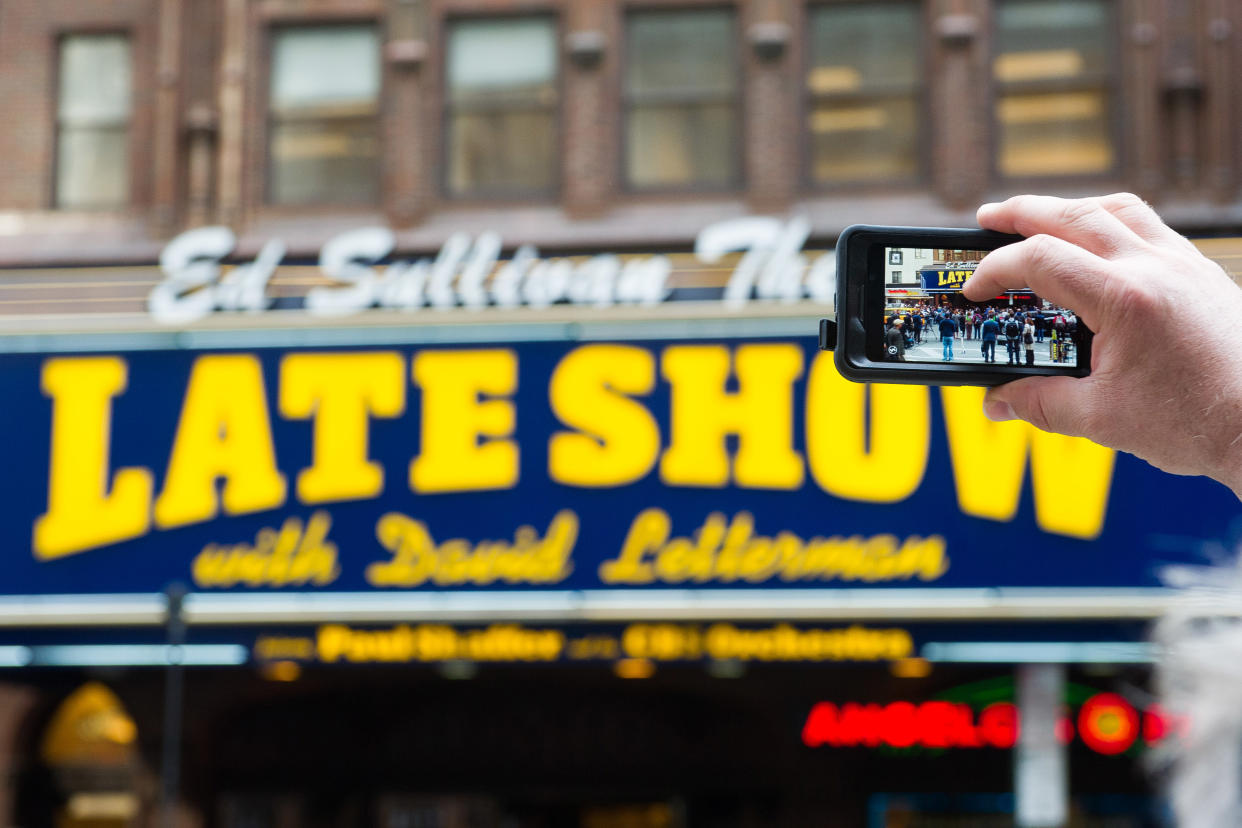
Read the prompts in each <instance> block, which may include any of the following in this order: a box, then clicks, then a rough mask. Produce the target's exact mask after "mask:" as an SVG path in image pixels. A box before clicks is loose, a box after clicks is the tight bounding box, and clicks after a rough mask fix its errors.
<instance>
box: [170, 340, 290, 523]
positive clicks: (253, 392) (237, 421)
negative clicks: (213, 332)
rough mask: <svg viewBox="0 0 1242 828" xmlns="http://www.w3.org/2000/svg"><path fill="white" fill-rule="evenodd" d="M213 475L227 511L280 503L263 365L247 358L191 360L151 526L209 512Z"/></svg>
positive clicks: (215, 501) (215, 504)
mask: <svg viewBox="0 0 1242 828" xmlns="http://www.w3.org/2000/svg"><path fill="white" fill-rule="evenodd" d="M219 478H224V493H223V501H224V511H225V512H227V513H229V514H234V515H236V514H243V513H246V512H259V511H262V510H264V509H274V508H276V507H277V506H279V505H281V504H282V503H284V500H285V478H284V476H283V475H282V474H281V473H280V472H279V471H277V469H276V451H275V448H274V447H273V445H272V431H271V423H270V422H269V421H268V416H267V399H266V396H265V394H264V389H263V369H262V367H261V366H260V365H259V360H258V359H257V358H255V357H253V356H250V355H245V354H243V355H227V356H214V355H213V356H201V357H199V358H198V359H197V360H195V361H194V368H193V370H192V371H191V373H190V382H189V386H188V387H187V388H186V392H185V402H184V403H183V404H182V407H181V421H180V422H179V423H178V425H177V436H176V439H175V440H174V442H173V450H172V457H171V458H170V459H169V461H168V473H167V474H166V475H165V478H164V490H163V492H161V493H160V496H159V498H158V499H157V500H156V501H155V522H156V524H158V525H159V526H161V527H172V526H184V525H185V524H188V523H197V522H199V521H204V520H210V519H211V518H213V517H215V516H216V512H217V511H218V509H219V498H218V496H217V494H216V481H217V479H219Z"/></svg>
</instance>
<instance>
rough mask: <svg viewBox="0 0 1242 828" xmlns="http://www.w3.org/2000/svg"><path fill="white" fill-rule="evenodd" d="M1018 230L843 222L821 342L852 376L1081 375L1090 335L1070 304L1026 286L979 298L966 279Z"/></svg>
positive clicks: (946, 380)
mask: <svg viewBox="0 0 1242 828" xmlns="http://www.w3.org/2000/svg"><path fill="white" fill-rule="evenodd" d="M1021 240H1022V237H1021V236H1011V235H1006V234H1004V233H993V232H991V231H987V230H955V229H951V228H942V227H877V226H871V225H861V224H857V225H854V226H852V227H848V228H846V230H845V232H843V233H842V234H841V238H840V239H839V240H838V242H837V304H836V307H837V318H836V320H835V321H833V320H828V319H825V320H821V322H820V342H819V345H820V348H822V349H824V350H830V351H834V360H835V362H836V366H837V370H838V371H840V372H841V375H842V376H844V377H845V378H847V379H851V380H854V381H856V382H888V383H908V384H917V385H999V384H1001V383H1004V382H1009V381H1011V380H1015V379H1018V378H1019V377H1029V376H1071V377H1082V376H1086V375H1087V374H1088V373H1090V370H1091V338H1092V336H1091V331H1089V330H1088V329H1087V327H1086V325H1084V324H1083V322H1082V320H1081V319H1079V318H1078V314H1076V313H1075V312H1074V310H1073V308H1066V307H1062V306H1060V305H1058V304H1056V303H1054V302H1051V301H1049V300H1048V299H1047V298H1045V297H1043V296H1039V295H1038V294H1036V293H1035V292H1034V291H1032V290H1030V289H1019V290H1008V291H1005V292H1004V293H1003V294H1001V295H999V296H993V297H990V298H988V299H985V300H984V301H982V302H972V301H970V300H968V299H966V297H964V296H963V295H962V285H963V284H964V283H965V282H966V280H967V279H969V278H970V276H971V274H973V273H974V272H975V268H976V267H978V266H979V263H980V262H981V261H983V259H984V258H985V257H986V256H987V255H988V253H990V252H992V251H993V250H996V249H997V248H999V247H1004V246H1005V245H1007V244H1013V243H1014V242H1018V241H1021Z"/></svg>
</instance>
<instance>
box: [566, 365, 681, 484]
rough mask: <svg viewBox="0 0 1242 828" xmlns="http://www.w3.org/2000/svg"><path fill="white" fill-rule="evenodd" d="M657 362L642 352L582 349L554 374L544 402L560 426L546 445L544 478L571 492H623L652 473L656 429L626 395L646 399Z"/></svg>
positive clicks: (657, 443) (644, 411) (647, 413)
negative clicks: (607, 488)
mask: <svg viewBox="0 0 1242 828" xmlns="http://www.w3.org/2000/svg"><path fill="white" fill-rule="evenodd" d="M654 387H655V360H654V359H653V357H652V355H651V352H650V351H648V350H647V349H645V348H634V347H631V346H627V345H585V346H583V347H581V348H577V349H575V350H573V351H571V352H570V353H569V354H568V355H567V356H566V357H565V358H564V359H562V360H561V362H560V364H559V365H557V366H556V371H555V372H554V373H553V374H552V381H551V384H550V386H549V389H548V396H549V398H550V399H551V402H552V411H553V412H555V414H556V416H557V418H559V419H560V421H561V422H562V423H564V424H565V425H567V426H570V427H571V428H575V429H578V431H560V432H557V433H556V434H553V435H552V439H551V440H549V441H548V475H549V476H550V477H551V478H552V479H553V480H554V481H556V482H558V483H564V484H566V485H569V486H590V487H604V486H623V485H625V484H627V483H633V482H634V481H635V480H639V479H641V478H642V477H643V476H645V475H646V474H647V472H649V471H651V467H652V466H653V465H655V461H656V457H657V456H658V455H659V452H660V428H659V426H658V425H657V424H656V421H655V418H654V417H653V416H651V412H650V411H648V410H647V409H646V408H644V407H643V406H642V405H641V404H639V403H637V402H635V401H634V400H632V399H630V398H629V397H628V396H626V395H628V394H650V393H651V390H652V388H654Z"/></svg>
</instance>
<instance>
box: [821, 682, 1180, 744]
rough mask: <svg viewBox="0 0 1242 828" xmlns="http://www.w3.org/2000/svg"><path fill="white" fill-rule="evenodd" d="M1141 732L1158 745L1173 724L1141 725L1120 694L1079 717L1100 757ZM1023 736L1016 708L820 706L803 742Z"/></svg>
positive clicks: (1067, 727)
mask: <svg viewBox="0 0 1242 828" xmlns="http://www.w3.org/2000/svg"><path fill="white" fill-rule="evenodd" d="M1140 723H1141V727H1140ZM1074 724H1075V723H1074V721H1073V720H1072V719H1071V718H1070V717H1069V716H1063V717H1062V718H1061V721H1059V722H1058V723H1057V737H1058V738H1059V739H1060V740H1061V741H1062V742H1067V743H1068V742H1070V741H1072V740H1073V738H1074V735H1075V726H1074ZM1140 730H1141V732H1142V735H1143V738H1144V741H1145V742H1147V743H1148V744H1154V743H1155V742H1157V741H1159V740H1160V739H1162V738H1164V737H1165V736H1167V735H1168V734H1169V732H1170V731H1171V723H1170V721H1169V719H1168V717H1167V716H1165V714H1164V713H1163V712H1162V711H1160V710H1159V709H1158V708H1151V709H1149V710H1147V711H1145V712H1144V713H1143V715H1142V718H1141V719H1140V716H1139V713H1138V711H1136V710H1135V709H1134V707H1133V706H1132V705H1131V704H1130V703H1129V702H1127V701H1126V700H1125V699H1123V698H1122V697H1121V696H1118V695H1117V694H1115V693H1099V694H1097V695H1095V696H1092V697H1091V698H1089V699H1087V701H1086V702H1085V703H1084V704H1083V706H1082V709H1081V710H1080V711H1079V713H1078V721H1077V732H1078V735H1080V736H1081V737H1082V740H1083V743H1084V744H1086V746H1087V747H1088V748H1090V749H1091V750H1094V751H1095V752H1096V753H1102V754H1106V755H1115V754H1118V753H1124V752H1125V751H1127V750H1129V749H1130V747H1131V746H1132V745H1133V744H1134V743H1135V741H1136V740H1137V739H1138V737H1139V734H1140ZM1018 731H1019V722H1018V709H1017V707H1016V706H1014V705H1013V704H1012V703H1010V702H997V703H995V704H990V705H988V706H987V707H985V708H983V709H982V710H981V711H979V713H978V715H977V716H976V714H975V711H974V709H972V708H971V707H970V705H968V704H963V703H961V702H949V701H928V702H922V703H920V704H915V703H913V702H908V701H896V702H891V703H889V704H884V705H881V704H859V703H857V702H846V703H844V704H841V705H836V704H834V703H832V702H819V703H818V704H816V705H815V706H814V707H812V708H811V712H810V713H809V714H808V715H807V718H806V723H805V724H804V725H803V727H802V742H803V744H805V745H806V746H807V747H822V746H828V747H880V746H881V745H887V746H889V747H895V748H909V747H924V748H981V747H992V748H1002V749H1003V748H1012V747H1013V746H1014V745H1015V744H1016V743H1017V741H1018Z"/></svg>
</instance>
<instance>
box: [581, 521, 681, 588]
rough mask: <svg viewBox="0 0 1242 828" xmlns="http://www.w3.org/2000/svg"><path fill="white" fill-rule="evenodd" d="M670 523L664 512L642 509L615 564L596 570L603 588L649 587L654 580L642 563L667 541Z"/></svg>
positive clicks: (604, 563) (648, 566) (653, 576)
mask: <svg viewBox="0 0 1242 828" xmlns="http://www.w3.org/2000/svg"><path fill="white" fill-rule="evenodd" d="M672 526H673V522H672V520H671V519H670V518H669V516H668V512H665V511H664V510H663V509H644V510H643V511H642V512H640V513H639V515H638V517H636V518H634V522H633V523H631V524H630V531H629V532H628V533H627V534H626V536H625V542H624V543H622V544H621V554H620V556H618V557H617V559H616V560H612V561H604V562H603V563H602V564H600V566H599V579H600V580H601V581H603V582H604V583H606V584H649V583H651V582H652V581H654V580H655V573H653V572H652V571H651V564H649V563H644V561H643V559H644V557H646V555H647V553H648V552H650V551H651V550H652V549H654V548H656V547H658V546H662V545H663V544H664V543H665V542H667V541H668V535H669V532H671V531H672Z"/></svg>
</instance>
